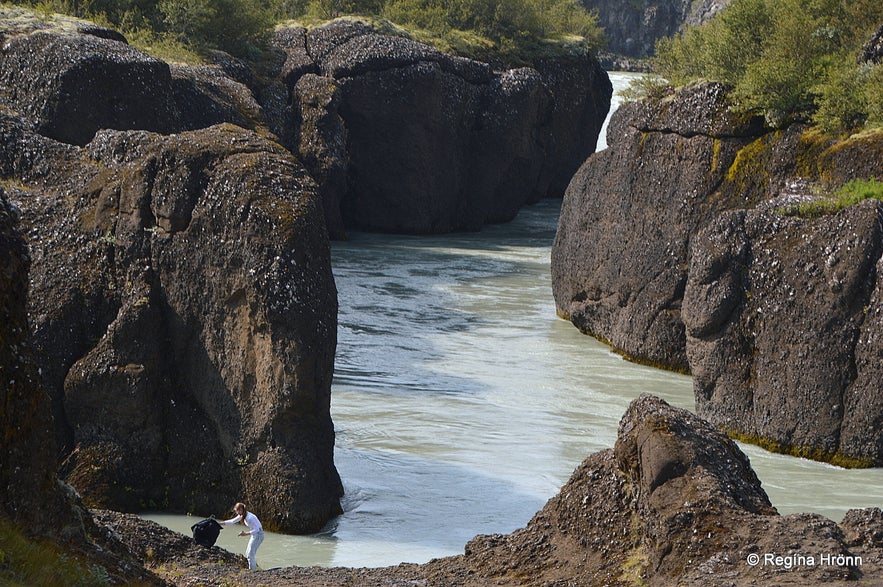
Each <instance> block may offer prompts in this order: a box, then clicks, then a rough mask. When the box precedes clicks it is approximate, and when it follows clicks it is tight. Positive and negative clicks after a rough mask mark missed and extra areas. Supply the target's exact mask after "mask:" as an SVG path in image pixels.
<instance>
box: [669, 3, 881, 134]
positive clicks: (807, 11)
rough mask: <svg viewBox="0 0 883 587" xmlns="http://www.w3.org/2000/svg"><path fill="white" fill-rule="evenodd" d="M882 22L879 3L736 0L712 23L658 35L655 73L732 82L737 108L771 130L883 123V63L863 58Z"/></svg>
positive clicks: (674, 80) (672, 78)
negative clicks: (799, 124) (798, 123)
mask: <svg viewBox="0 0 883 587" xmlns="http://www.w3.org/2000/svg"><path fill="white" fill-rule="evenodd" d="M881 24H883V2H880V1H879V0H853V1H851V2H842V1H840V0H733V2H732V4H730V5H729V6H728V7H727V8H726V9H725V10H723V11H722V12H720V13H719V14H718V15H717V16H716V17H715V18H713V19H712V20H711V21H709V22H708V23H707V24H705V25H703V26H700V27H694V28H689V29H687V30H686V31H684V32H683V33H681V34H679V35H677V36H675V37H674V38H671V39H663V40H660V41H659V42H658V44H657V51H656V52H657V57H656V59H655V61H654V64H655V71H656V73H657V74H658V75H660V76H662V77H663V78H665V79H667V80H668V81H669V82H670V83H671V84H673V85H676V86H678V85H683V84H686V83H688V82H690V81H695V80H697V79H706V80H712V81H718V82H723V83H726V84H729V85H731V86H732V87H733V88H734V90H733V99H734V101H735V106H736V107H737V108H738V109H741V110H744V111H755V112H759V113H762V114H763V115H764V116H765V118H766V120H767V122H768V124H770V125H771V126H773V127H782V126H784V125H787V124H788V123H790V122H793V121H795V120H805V121H812V122H813V123H815V124H816V125H818V126H819V127H821V128H822V129H824V130H826V131H831V132H848V131H852V130H855V129H860V128H862V127H865V128H869V127H878V126H883V99H881V96H883V63H873V62H863V61H862V60H860V59H859V53H860V51H861V49H862V46H863V45H864V44H865V43H866V42H867V41H868V40H869V39H870V38H871V37H872V36H873V35H874V32H875V30H876V29H877V27H879V26H880V25H881Z"/></svg>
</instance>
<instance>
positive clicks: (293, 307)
mask: <svg viewBox="0 0 883 587" xmlns="http://www.w3.org/2000/svg"><path fill="white" fill-rule="evenodd" d="M25 144H26V142H24V141H23V142H22V143H19V144H18V145H11V146H12V147H13V149H14V150H19V151H21V150H22V149H24V147H25ZM75 154H76V157H77V159H76V163H77V164H78V165H77V167H76V175H75V176H74V177H73V179H72V180H69V181H65V182H62V183H61V184H60V185H57V186H52V187H51V188H49V189H41V190H39V191H37V190H33V191H31V190H29V189H24V190H22V193H21V194H20V195H19V200H20V201H22V202H23V210H24V223H25V225H26V226H27V229H28V232H29V236H30V239H31V242H32V249H33V259H34V270H33V276H32V282H33V286H32V291H31V296H30V307H31V313H32V316H33V326H34V329H35V343H36V346H37V349H38V355H39V359H40V364H41V365H42V366H43V375H44V380H45V382H46V385H47V388H48V389H49V392H50V394H51V395H52V397H53V401H54V408H55V409H54V412H55V414H56V416H57V418H58V424H59V426H58V436H59V437H60V438H62V439H63V442H64V445H65V448H66V449H67V450H72V451H73V452H72V453H71V456H70V457H69V458H68V460H67V463H66V468H65V474H66V476H67V479H68V480H69V481H70V482H71V483H72V484H73V485H74V486H75V487H77V488H78V489H79V490H80V491H81V492H82V493H83V495H84V496H85V498H86V499H87V502H89V503H90V504H93V505H101V506H107V507H114V508H117V509H124V510H130V511H131V510H138V509H142V508H145V507H162V508H172V509H179V510H186V511H204V512H212V511H214V512H218V513H220V512H223V511H226V510H227V509H228V507H229V505H230V504H229V502H230V501H231V500H235V499H243V500H247V501H248V502H249V503H250V504H251V507H254V508H255V509H257V510H259V511H261V512H262V514H263V517H264V519H265V520H266V521H267V525H268V527H270V528H278V529H283V530H287V531H311V530H317V529H318V528H320V527H321V526H322V525H323V524H324V523H325V521H327V519H328V518H329V517H330V516H332V515H334V514H336V513H337V512H339V506H338V505H337V498H338V496H339V495H340V481H339V479H338V478H337V474H336V472H335V470H334V466H333V463H332V446H333V428H332V424H331V420H330V416H329V402H330V385H331V371H332V365H333V356H334V348H335V340H336V334H335V330H336V308H337V303H336V292H335V287H334V282H333V279H332V276H331V270H330V260H329V247H328V240H327V236H326V234H325V230H324V226H323V223H322V221H321V210H320V208H319V203H318V199H317V198H316V196H315V188H314V185H313V182H312V180H311V179H310V178H309V176H308V175H307V174H306V172H305V171H304V170H303V168H302V167H301V166H300V165H299V164H297V162H296V161H294V160H293V159H292V158H291V156H290V155H289V154H288V153H287V152H286V151H285V150H284V149H282V148H281V147H279V146H278V145H275V144H274V143H270V142H268V141H266V140H264V139H261V138H260V137H259V136H257V135H255V134H254V133H251V132H250V131H245V130H243V129H240V128H238V127H234V126H232V125H222V126H218V127H210V128H208V129H205V130H201V131H191V132H185V133H180V134H177V135H171V136H168V137H164V136H161V135H156V134H152V133H147V132H145V131H138V132H121V131H100V132H99V133H98V134H97V135H96V137H95V138H94V139H93V140H92V141H91V142H90V143H89V144H88V145H86V147H85V148H84V149H82V150H79V149H77V150H76V153H75ZM171 480H174V482H170V481H171ZM158 481H159V482H158Z"/></svg>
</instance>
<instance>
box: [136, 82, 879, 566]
mask: <svg viewBox="0 0 883 587" xmlns="http://www.w3.org/2000/svg"><path fill="white" fill-rule="evenodd" d="M628 77H629V76H628V75H621V74H611V78H612V79H613V81H614V84H615V87H622V85H623V84H625V83H627V79H628ZM601 146H603V144H602V145H599V147H601ZM559 206H560V202H555V201H546V202H542V203H540V204H538V205H536V206H533V207H530V208H528V209H525V210H524V211H522V212H521V214H519V216H518V218H517V219H516V220H515V221H514V222H512V223H509V224H506V225H500V226H491V227H487V228H485V229H484V230H482V231H481V232H480V233H471V234H455V235H444V236H431V237H426V236H422V237H410V236H389V235H369V234H353V235H351V239H350V240H349V241H347V242H341V243H335V244H334V245H333V267H334V275H335V280H336V282H337V288H338V291H339V300H340V315H339V321H340V326H339V341H338V350H337V360H336V366H335V379H334V384H333V389H332V417H333V419H334V422H335V428H336V430H337V446H336V451H335V459H336V464H337V467H338V470H339V471H340V475H341V477H342V478H343V481H344V487H345V489H346V496H345V498H344V502H343V505H344V509H345V513H344V514H343V515H342V516H340V517H339V518H338V519H336V520H334V521H333V522H332V523H331V524H330V525H329V526H328V527H327V528H326V529H325V530H324V531H323V532H321V533H320V534H317V535H313V536H281V535H274V534H269V535H268V537H267V539H266V540H265V541H264V544H263V545H262V546H261V550H260V552H259V556H258V562H259V564H260V565H261V567H263V568H270V567H275V566H290V565H321V566H353V567H362V566H385V565H390V564H396V563H399V562H425V561H427V560H429V559H431V558H434V557H439V556H446V555H450V554H458V553H461V552H462V551H463V546H464V545H465V543H466V542H467V541H468V540H469V539H470V538H472V537H473V536H475V535H476V534H483V533H494V532H510V531H512V530H514V529H516V528H518V527H521V526H523V525H525V524H526V523H527V522H528V521H529V519H530V518H531V516H532V515H533V514H534V513H535V512H536V511H537V510H539V509H540V508H542V506H543V504H544V503H545V502H546V501H547V500H548V499H549V498H550V497H552V496H553V495H554V494H555V493H556V492H557V491H558V489H559V488H560V486H561V485H562V484H563V483H564V482H565V481H566V480H567V478H568V477H569V475H570V473H571V471H573V469H574V468H575V467H576V466H577V465H578V464H579V463H580V462H581V461H582V460H583V459H584V458H585V457H586V456H588V455H589V454H590V453H592V452H595V451H597V450H601V449H604V448H608V447H611V446H613V442H614V440H615V438H616V428H617V425H618V422H619V419H620V417H621V416H622V414H623V412H624V411H625V409H626V406H627V405H628V403H629V401H631V400H632V399H634V398H635V397H637V396H638V395H640V394H641V393H645V392H647V393H653V394H656V395H658V396H660V397H662V398H664V399H665V400H667V401H668V402H669V403H672V404H674V405H677V406H681V407H685V408H689V409H692V407H693V393H692V385H691V381H690V378H689V377H686V376H682V375H676V374H672V373H667V372H664V371H659V370H655V369H652V368H649V367H643V366H639V365H634V364H631V363H628V362H626V361H623V360H622V359H621V358H620V357H619V356H617V355H615V354H612V353H611V352H610V351H609V349H608V348H607V347H605V346H604V345H602V344H600V343H598V342H597V341H595V340H594V339H592V338H589V337H587V336H584V335H581V334H580V333H579V332H578V331H577V330H576V329H575V328H574V327H573V326H572V325H571V324H570V323H569V322H565V321H563V320H561V319H559V318H557V317H556V315H555V308H554V303H553V300H552V290H551V278H550V275H549V257H550V252H551V245H552V240H553V238H554V234H555V226H556V222H557V215H558V209H559ZM743 449H744V450H745V451H746V452H747V453H748V455H749V457H750V458H751V462H752V464H753V465H754V467H755V469H756V470H757V472H758V475H759V476H760V478H761V480H762V481H763V484H764V487H765V488H766V490H767V493H768V494H769V495H770V498H771V499H772V501H773V504H774V505H775V506H776V507H777V508H778V509H779V511H780V512H781V513H783V514H787V513H793V512H802V511H811V512H818V513H821V514H823V515H826V516H828V517H830V518H833V519H834V520H837V521H839V520H840V518H842V516H843V514H844V513H845V512H846V510H848V509H849V508H852V507H868V506H879V505H880V504H881V503H883V470H880V469H876V470H860V471H847V470H842V469H837V468H835V467H832V466H829V465H825V464H820V463H815V462H811V461H806V460H801V459H795V458H791V457H784V456H779V455H772V454H769V453H766V452H764V451H762V450H760V449H758V448H755V447H750V446H749V447H743ZM234 499H235V496H231V500H234ZM231 505H232V503H231ZM216 513H218V514H220V512H216ZM256 513H257V514H258V515H260V512H256ZM145 517H147V518H149V519H153V520H155V521H158V522H160V523H163V524H165V525H167V526H169V527H172V528H174V529H176V530H179V531H181V532H184V533H187V534H189V527H190V525H191V524H193V523H194V522H195V521H197V520H198V519H199V518H192V517H187V516H172V515H166V514H152V515H147V516H145ZM235 534H236V533H235V532H233V531H231V530H226V531H224V532H223V533H222V536H221V539H220V540H219V542H218V544H219V545H220V546H223V547H225V548H228V549H230V550H233V551H234V552H242V551H244V549H245V539H244V538H238V537H237V536H236V535H235Z"/></svg>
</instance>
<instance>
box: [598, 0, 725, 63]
mask: <svg viewBox="0 0 883 587" xmlns="http://www.w3.org/2000/svg"><path fill="white" fill-rule="evenodd" d="M729 3H730V0H699V1H695V0H630V1H628V2H622V1H621V0H582V5H583V6H585V7H586V8H587V9H588V10H594V11H597V13H598V24H599V25H600V26H602V27H603V28H604V34H605V35H606V37H607V47H606V50H607V51H608V52H609V53H612V54H613V55H612V56H610V57H613V56H616V57H617V58H618V59H621V58H622V57H626V58H629V57H631V58H642V57H648V56H651V55H653V54H654V53H655V50H654V49H655V45H656V41H657V40H658V39H661V38H664V37H671V36H673V35H675V34H676V33H678V32H680V31H681V30H682V29H683V28H684V27H685V26H695V25H700V24H703V23H705V22H706V21H708V20H709V19H710V18H711V17H712V16H714V15H715V14H717V13H718V12H720V11H721V10H722V9H723V8H724V7H725V6H726V5H727V4H729ZM606 58H607V57H605V59H606Z"/></svg>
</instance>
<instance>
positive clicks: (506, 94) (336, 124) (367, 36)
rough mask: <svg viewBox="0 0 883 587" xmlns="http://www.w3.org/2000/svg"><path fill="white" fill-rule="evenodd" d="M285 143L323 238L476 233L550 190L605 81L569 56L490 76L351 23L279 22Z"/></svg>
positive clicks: (577, 159)
mask: <svg viewBox="0 0 883 587" xmlns="http://www.w3.org/2000/svg"><path fill="white" fill-rule="evenodd" d="M274 42H275V44H276V46H277V47H279V48H281V49H283V50H284V51H285V54H286V60H285V63H284V64H283V65H282V67H281V71H280V73H279V77H280V79H282V80H284V82H285V84H286V85H287V87H288V90H289V92H290V94H291V96H292V100H291V102H292V110H293V114H294V119H295V122H296V123H297V126H298V128H297V130H295V131H283V132H282V135H284V136H291V137H295V139H296V141H297V142H296V143H291V144H288V145H287V146H289V147H290V148H291V149H292V151H293V152H295V153H297V154H298V156H299V157H300V158H301V159H302V160H304V161H305V163H306V164H307V165H308V166H309V167H310V170H311V171H312V172H313V173H314V175H316V176H317V177H318V178H321V182H320V183H321V184H322V186H323V188H324V189H325V190H326V193H325V194H324V200H323V201H324V202H325V210H326V218H327V219H328V224H329V228H330V230H331V231H332V233H340V232H341V231H342V229H343V228H344V227H352V228H358V229H364V230H379V231H388V232H447V231H451V230H476V229H478V228H480V227H481V225H482V224H485V223H488V222H503V221H507V220H511V219H512V218H513V217H514V216H515V214H516V213H517V212H518V210H519V208H521V207H522V206H524V205H525V204H528V203H532V202H535V201H537V200H539V199H540V198H542V197H545V196H547V195H557V194H560V193H562V192H563V190H564V188H565V187H566V185H567V182H568V180H569V178H570V176H571V175H572V173H573V171H574V170H575V169H576V168H577V167H578V166H579V164H580V163H581V162H582V160H583V159H584V158H585V157H586V156H587V155H588V154H589V153H591V152H593V151H594V149H595V144H596V139H597V134H598V132H599V130H600V127H601V124H602V122H603V119H604V117H605V115H606V113H607V110H608V109H609V106H610V95H611V91H612V90H611V86H610V82H609V80H608V79H607V76H606V74H605V73H604V72H603V71H602V70H601V68H600V66H599V65H598V63H597V61H595V60H594V59H592V58H590V57H588V56H585V55H582V56H569V57H561V58H559V59H546V60H541V61H539V62H538V63H537V65H536V66H535V67H531V68H520V69H512V70H508V71H503V72H497V71H494V70H492V68H491V67H490V66H489V65H487V64H485V63H480V62H477V61H472V60H469V59H464V58H460V57H453V56H450V55H446V54H443V53H441V52H439V51H437V50H435V49H433V48H431V47H428V46H426V45H422V44H420V43H416V42H414V41H411V40H409V39H406V38H402V37H395V36H388V35H382V34H379V33H377V32H375V31H374V30H373V29H371V28H370V27H368V26H367V25H364V24H361V23H358V22H354V21H345V20H342V21H336V22H333V23H331V24H329V25H326V26H322V27H319V28H316V29H313V30H310V31H306V30H303V29H299V28H284V29H280V30H278V31H277V33H276V37H275V41H274Z"/></svg>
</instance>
